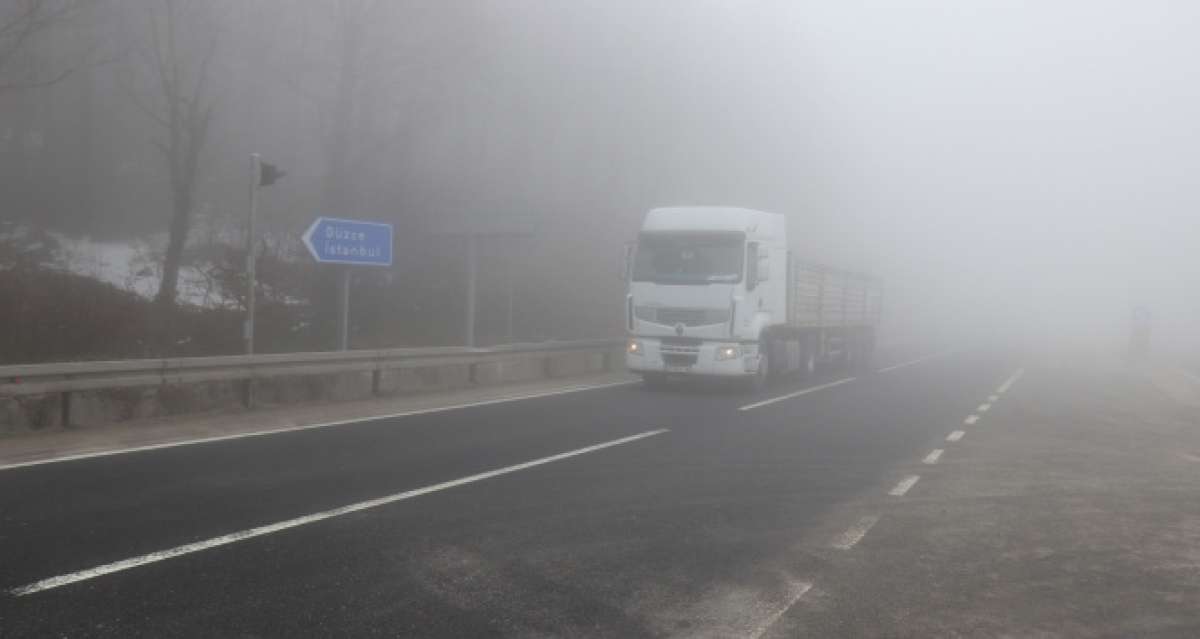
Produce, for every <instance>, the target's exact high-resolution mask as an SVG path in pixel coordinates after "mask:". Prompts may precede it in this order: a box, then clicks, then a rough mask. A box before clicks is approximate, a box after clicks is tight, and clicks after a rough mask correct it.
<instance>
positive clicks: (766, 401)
mask: <svg viewBox="0 0 1200 639" xmlns="http://www.w3.org/2000/svg"><path fill="white" fill-rule="evenodd" d="M855 379H856V378H854V377H847V378H845V379H839V380H837V381H836V382H829V383H828V384H821V385H820V386H813V387H812V388H805V389H802V390H798V391H796V392H794V393H788V394H787V395H780V396H779V397H772V398H771V399H764V400H763V401H761V402H755V403H753V404H746V405H745V406H742V407H741V408H739V409H738V410H752V409H755V408H758V407H760V406H766V405H768V404H774V403H775V402H782V401H783V400H785V399H791V398H793V397H799V396H801V395H807V394H809V393H815V392H817V391H819V390H824V389H826V388H833V387H834V386H840V385H842V384H845V383H847V382H853V381H854V380H855Z"/></svg>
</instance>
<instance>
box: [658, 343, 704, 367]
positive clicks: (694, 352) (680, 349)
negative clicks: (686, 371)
mask: <svg viewBox="0 0 1200 639" xmlns="http://www.w3.org/2000/svg"><path fill="white" fill-rule="evenodd" d="M659 353H660V354H661V355H662V360H663V363H664V364H666V365H667V366H692V365H694V364H695V363H696V360H698V359H699V358H700V340H698V339H689V338H674V339H672V338H664V339H663V340H662V343H661V344H660V345H659Z"/></svg>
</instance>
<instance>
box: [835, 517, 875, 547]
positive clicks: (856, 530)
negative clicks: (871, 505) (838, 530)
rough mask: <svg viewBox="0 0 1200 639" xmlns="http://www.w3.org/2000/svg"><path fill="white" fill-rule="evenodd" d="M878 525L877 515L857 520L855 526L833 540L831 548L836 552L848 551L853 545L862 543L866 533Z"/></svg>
mask: <svg viewBox="0 0 1200 639" xmlns="http://www.w3.org/2000/svg"><path fill="white" fill-rule="evenodd" d="M877 523H879V516H878V515H868V516H866V517H863V518H862V519H860V520H858V523H857V524H854V525H853V526H851V527H850V528H849V529H848V530H847V531H846V532H844V533H842V534H840V535H838V536H837V538H836V539H834V540H833V547H834V548H837V549H838V550H850V549H851V548H853V547H854V545H855V544H857V543H858V542H860V541H862V538H863V537H866V536H867V532H868V531H869V530H871V527H872V526H874V525H875V524H877Z"/></svg>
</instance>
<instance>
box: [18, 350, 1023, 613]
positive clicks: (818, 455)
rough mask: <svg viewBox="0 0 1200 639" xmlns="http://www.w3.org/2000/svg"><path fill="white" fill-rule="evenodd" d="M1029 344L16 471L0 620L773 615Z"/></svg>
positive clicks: (614, 391)
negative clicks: (851, 508) (833, 541)
mask: <svg viewBox="0 0 1200 639" xmlns="http://www.w3.org/2000/svg"><path fill="white" fill-rule="evenodd" d="M917 355H919V354H913V357H916V356H917ZM892 363H897V362H881V365H883V364H892ZM1019 364H1020V362H1019V361H1016V359H1015V358H1013V357H1011V356H1008V355H1004V354H990V355H989V354H979V353H974V354H949V355H945V356H940V357H936V358H931V359H928V360H926V361H921V362H918V363H915V364H912V365H910V366H903V367H900V368H895V369H892V370H887V371H886V372H879V373H873V374H868V375H863V376H860V377H858V378H856V379H854V380H852V381H849V382H846V383H841V384H836V385H831V386H824V385H826V384H829V383H830V382H836V381H838V380H840V379H842V377H844V376H842V375H838V374H837V373H835V372H831V373H828V374H825V375H823V376H822V377H821V378H820V379H816V380H812V381H810V382H807V383H805V384H800V383H798V382H792V383H785V384H782V385H779V386H777V387H774V388H771V389H769V390H767V391H764V392H763V393H761V394H759V395H755V396H746V395H742V394H738V393H731V392H722V391H720V390H719V389H712V388H685V389H675V390H671V391H667V392H650V391H647V390H645V389H643V388H642V387H641V386H640V385H629V386H618V387H611V388H605V389H597V390H593V391H586V392H580V393H573V394H569V395H558V396H550V397H543V398H536V399H528V400H522V401H516V402H511V403H503V404H494V405H488V406H479V407H473V408H462V409H457V410H449V411H445V412H436V413H428V414H422V415H414V416H410V417H405V418H400V419H388V420H378V421H369V422H362V423H357V424H351V425H346V426H339V427H335V428H327V429H319V430H309V431H299V432H292V433H283V434H278V435H272V436H267V437H259V438H249V439H239V440H233V441H227V442H214V443H207V444H200V445H194V446H182V447H177V448H170V449H164V450H156V451H146V452H138V453H131V454H122V455H113V456H108V457H99V458H94V459H84V460H78V461H71V462H64V463H52V464H45V465H39V466H32V467H26V468H16V469H11V470H5V471H2V472H0V588H3V589H4V594H0V635H2V636H4V637H35V636H36V637H41V636H55V637H57V636H67V637H78V636H112V637H138V636H145V637H166V636H197V637H214V636H216V637H299V636H322V637H327V636H355V637H359V636H362V637H367V636H387V637H395V636H421V637H475V636H480V637H484V636H609V637H650V636H748V637H757V636H765V635H766V634H768V633H770V632H771V631H772V627H773V625H774V624H775V622H776V621H778V619H779V618H780V617H781V616H783V615H784V614H786V613H787V611H788V609H789V608H790V607H791V606H792V605H793V604H794V603H795V602H796V601H797V600H799V599H800V598H801V597H802V596H804V594H805V592H807V591H808V590H809V589H810V588H812V586H813V584H814V583H815V582H816V581H818V580H819V579H820V576H821V575H820V572H821V570H822V566H821V565H819V562H814V561H812V560H811V559H804V558H803V557H801V558H797V556H796V554H795V553H794V552H793V549H794V546H795V544H796V543H797V540H798V539H801V538H804V537H805V536H806V535H810V534H812V533H813V532H814V530H817V529H818V528H820V527H822V526H828V525H829V522H828V515H829V513H832V512H836V510H837V509H838V508H839V506H842V505H844V504H846V503H847V502H849V501H851V500H853V499H855V498H858V497H859V496H861V495H863V494H864V493H874V492H878V491H880V490H884V491H886V490H887V488H888V487H889V486H891V485H893V484H896V483H897V482H898V481H900V480H902V479H903V478H904V477H905V476H906V474H907V471H906V470H905V468H907V467H908V465H911V463H912V462H913V460H914V459H920V458H921V457H922V456H924V455H925V454H926V453H928V452H929V450H930V448H931V446H932V445H936V444H937V442H940V441H942V440H943V438H944V437H945V436H946V433H947V432H948V427H953V425H955V424H960V423H961V421H962V418H963V415H964V414H967V413H969V412H971V410H972V409H974V408H975V407H976V405H977V404H978V403H979V400H980V398H981V397H986V396H987V395H988V394H989V393H993V392H994V390H995V388H996V387H997V385H998V384H1000V383H1001V382H1003V381H1004V380H1005V379H1006V378H1007V377H1009V376H1010V375H1011V374H1012V373H1013V371H1014V370H1016V369H1017V367H1018V366H1019ZM817 386H822V387H821V388H819V389H816V390H813V391H812V392H808V393H803V394H798V395H795V396H792V397H787V398H786V399H781V400H780V401H777V402H774V403H768V404H764V405H761V406H758V407H755V408H751V409H748V410H740V408H742V407H745V406H748V405H751V404H754V403H757V402H760V401H763V400H769V399H773V398H776V397H781V396H785V395H788V394H790V393H793V392H796V391H799V390H802V389H804V388H810V387H817ZM627 438H630V439H627ZM605 444H608V445H606V446H604V447H599V448H590V447H595V446H597V445H605ZM563 453H573V454H571V455H569V456H564V457H555V456H557V455H561V454H563ZM530 462H535V463H533V464H529V463H530ZM489 471H499V472H496V473H494V474H490V475H484V476H479V475H480V474H481V473H488V472H489ZM457 480H462V481H457ZM426 487H430V489H429V490H427V491H420V490H418V489H423V488H426ZM408 491H417V492H416V493H411V492H408ZM380 498H386V499H384V500H383V503H379V502H374V503H373V502H370V501H369V500H377V499H380ZM364 502H366V503H364ZM350 505H357V506H356V507H355V509H352V510H349V511H344V510H343V511H337V510H333V509H338V508H341V507H346V506H350ZM331 511H332V512H331ZM306 516H311V517H309V518H308V519H298V518H303V517H306ZM275 524H278V526H275V527H274V528H267V529H262V528H258V527H263V526H272V525H275ZM247 531H251V532H247ZM231 535H232V536H231ZM241 536H245V537H246V538H244V539H243V538H239V537H241ZM189 544H192V545H191V546H188V545H189ZM163 551H167V555H162V554H158V555H155V554H153V553H162V552H163ZM104 566H108V567H107V568H101V567H104ZM97 568H101V570H99V571H96V570H95V569H97ZM89 571H91V572H89ZM64 576H65V577H67V579H65V580H60V581H59V582H56V581H53V579H54V578H57V577H64ZM846 636H853V634H848V635H846Z"/></svg>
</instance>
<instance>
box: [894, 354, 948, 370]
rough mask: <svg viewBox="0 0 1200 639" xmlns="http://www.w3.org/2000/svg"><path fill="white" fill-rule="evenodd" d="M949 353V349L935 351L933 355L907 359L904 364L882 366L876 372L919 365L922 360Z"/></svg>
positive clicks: (925, 360)
mask: <svg viewBox="0 0 1200 639" xmlns="http://www.w3.org/2000/svg"><path fill="white" fill-rule="evenodd" d="M949 354H950V352H949V351H947V352H945V353H934V354H932V355H926V356H925V357H918V358H917V359H914V360H911V361H907V362H904V363H902V364H894V365H892V366H888V367H886V368H881V369H879V370H878V371H876V372H878V373H886V372H888V371H894V370H897V369H900V368H905V367H907V366H915V365H917V364H920V363H921V362H927V361H929V360H931V359H933V358H935V357H941V356H943V355H949Z"/></svg>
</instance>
